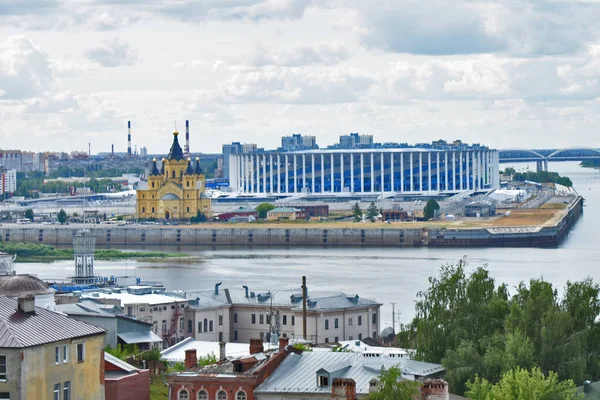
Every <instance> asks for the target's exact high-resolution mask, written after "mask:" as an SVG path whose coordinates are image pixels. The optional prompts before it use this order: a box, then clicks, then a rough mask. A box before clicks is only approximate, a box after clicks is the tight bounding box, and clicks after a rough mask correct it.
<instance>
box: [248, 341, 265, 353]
mask: <svg viewBox="0 0 600 400" xmlns="http://www.w3.org/2000/svg"><path fill="white" fill-rule="evenodd" d="M264 351H265V348H264V347H263V342H262V339H250V354H257V353H262V352H264Z"/></svg>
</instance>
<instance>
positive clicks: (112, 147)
mask: <svg viewBox="0 0 600 400" xmlns="http://www.w3.org/2000/svg"><path fill="white" fill-rule="evenodd" d="M110 155H111V156H113V157H114V156H115V145H114V144H111V145H110Z"/></svg>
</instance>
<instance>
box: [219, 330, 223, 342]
mask: <svg viewBox="0 0 600 400" xmlns="http://www.w3.org/2000/svg"><path fill="white" fill-rule="evenodd" d="M222 341H223V332H219V342H222Z"/></svg>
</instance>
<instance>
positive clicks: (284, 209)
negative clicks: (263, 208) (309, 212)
mask: <svg viewBox="0 0 600 400" xmlns="http://www.w3.org/2000/svg"><path fill="white" fill-rule="evenodd" d="M297 211H302V210H298V209H297V208H292V207H277V208H274V209H272V210H271V211H268V212H267V214H269V213H282V212H285V213H291V212H297Z"/></svg>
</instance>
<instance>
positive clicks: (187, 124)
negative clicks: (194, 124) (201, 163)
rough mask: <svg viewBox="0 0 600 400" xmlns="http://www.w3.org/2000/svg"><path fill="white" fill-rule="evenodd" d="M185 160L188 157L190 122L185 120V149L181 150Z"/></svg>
mask: <svg viewBox="0 0 600 400" xmlns="http://www.w3.org/2000/svg"><path fill="white" fill-rule="evenodd" d="M183 152H184V155H185V158H188V157H189V156H190V121H188V120H187V119H186V120H185V147H184V149H183Z"/></svg>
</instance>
